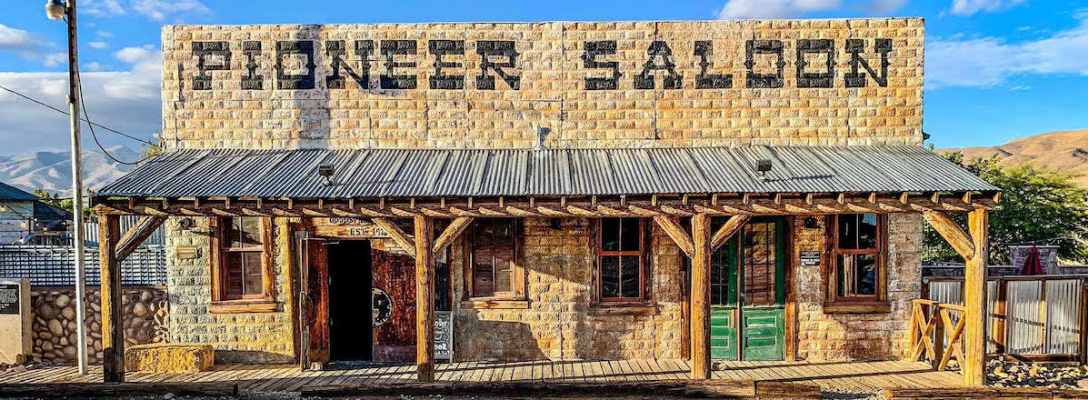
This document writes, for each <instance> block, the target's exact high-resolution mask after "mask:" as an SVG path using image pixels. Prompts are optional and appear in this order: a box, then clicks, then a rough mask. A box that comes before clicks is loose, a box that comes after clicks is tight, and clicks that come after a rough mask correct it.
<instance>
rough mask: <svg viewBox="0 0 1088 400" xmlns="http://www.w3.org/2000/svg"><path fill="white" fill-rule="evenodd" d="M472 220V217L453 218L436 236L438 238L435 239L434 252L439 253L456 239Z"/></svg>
mask: <svg viewBox="0 0 1088 400" xmlns="http://www.w3.org/2000/svg"><path fill="white" fill-rule="evenodd" d="M472 220H473V218H472V217H460V218H454V219H453V222H450V225H449V226H447V227H446V230H444V231H442V234H441V235H439V236H438V239H435V241H434V252H435V253H439V252H441V251H442V250H445V249H446V247H449V245H451V244H453V241H455V240H457V238H458V237H460V236H461V233H463V232H464V231H465V229H468V227H469V226H471V225H472Z"/></svg>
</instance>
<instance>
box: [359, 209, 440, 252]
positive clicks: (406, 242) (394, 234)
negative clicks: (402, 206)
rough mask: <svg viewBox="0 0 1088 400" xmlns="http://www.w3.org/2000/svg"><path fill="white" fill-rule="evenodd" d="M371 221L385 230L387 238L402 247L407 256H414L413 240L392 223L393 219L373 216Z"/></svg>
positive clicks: (414, 245) (414, 246) (414, 244)
mask: <svg viewBox="0 0 1088 400" xmlns="http://www.w3.org/2000/svg"><path fill="white" fill-rule="evenodd" d="M373 221H374V225H377V226H378V227H379V228H382V229H383V230H385V233H388V234H389V238H390V239H393V243H396V244H397V246H400V247H401V248H403V249H404V251H405V252H407V253H408V255H409V256H411V257H413V258H415V257H416V247H417V246H416V243H415V241H414V240H412V238H411V237H408V234H407V233H404V231H403V230H401V229H400V227H399V226H397V224H394V223H393V221H390V220H388V219H385V218H374V219H373ZM427 250H428V251H429V250H430V248H429V247H428V249H427Z"/></svg>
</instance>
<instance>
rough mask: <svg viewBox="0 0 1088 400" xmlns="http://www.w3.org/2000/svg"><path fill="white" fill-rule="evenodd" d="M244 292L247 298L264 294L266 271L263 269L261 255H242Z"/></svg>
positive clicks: (255, 253)
mask: <svg viewBox="0 0 1088 400" xmlns="http://www.w3.org/2000/svg"><path fill="white" fill-rule="evenodd" d="M242 281H243V286H242V291H243V294H244V295H246V296H259V295H261V294H262V293H264V271H263V270H262V268H261V253H258V252H246V253H242Z"/></svg>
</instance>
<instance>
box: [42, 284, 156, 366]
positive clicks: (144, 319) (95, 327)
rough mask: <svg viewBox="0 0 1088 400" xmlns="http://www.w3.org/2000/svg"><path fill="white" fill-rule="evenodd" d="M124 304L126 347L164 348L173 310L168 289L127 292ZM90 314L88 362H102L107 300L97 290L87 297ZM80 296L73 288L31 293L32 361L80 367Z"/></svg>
mask: <svg viewBox="0 0 1088 400" xmlns="http://www.w3.org/2000/svg"><path fill="white" fill-rule="evenodd" d="M123 293H124V294H123V296H122V298H121V304H122V305H121V311H122V314H123V321H124V332H125V344H126V345H136V344H148V343H158V342H161V341H163V340H165V339H166V338H167V331H168V329H169V326H168V324H167V319H168V318H169V307H168V306H167V303H166V291H165V290H164V288H162V287H126V288H124V290H123ZM85 296H86V297H85V298H86V304H87V314H86V318H87V319H86V325H87V330H86V332H87V335H89V338H88V341H87V361H88V362H90V363H92V364H97V363H101V361H102V306H101V300H102V295H101V292H100V290H99V289H98V288H97V287H94V286H90V285H89V286H87V291H86V292H85ZM75 299H76V296H75V288H71V287H34V288H33V289H32V290H31V292H30V304H31V313H33V315H34V324H33V326H32V329H31V336H32V339H33V341H34V347H33V352H32V354H31V357H33V359H34V361H37V362H45V363H49V364H74V363H75V362H76V351H77V349H78V345H77V343H78V340H79V337H78V336H77V335H76V327H77V326H78V324H77V323H76V300H75Z"/></svg>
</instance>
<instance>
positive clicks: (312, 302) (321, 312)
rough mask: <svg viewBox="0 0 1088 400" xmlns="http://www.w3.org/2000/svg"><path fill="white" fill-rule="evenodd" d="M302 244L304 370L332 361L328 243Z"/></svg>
mask: <svg viewBox="0 0 1088 400" xmlns="http://www.w3.org/2000/svg"><path fill="white" fill-rule="evenodd" d="M301 242H302V243H301V246H299V247H300V248H301V250H302V251H301V252H300V253H301V254H302V255H303V260H302V261H303V262H301V263H299V267H300V268H299V278H300V280H299V281H300V282H301V285H300V286H301V291H300V292H301V293H300V296H299V310H300V311H301V312H299V315H300V317H301V318H300V320H299V327H300V328H301V332H300V340H299V341H300V342H301V344H302V346H301V349H302V352H301V354H300V355H299V363H300V364H301V366H302V369H310V368H311V367H313V366H314V364H315V363H318V364H319V365H324V364H325V363H327V362H329V268H328V260H329V258H328V247H327V246H326V243H325V240H323V239H315V238H304V239H302V240H301Z"/></svg>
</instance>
